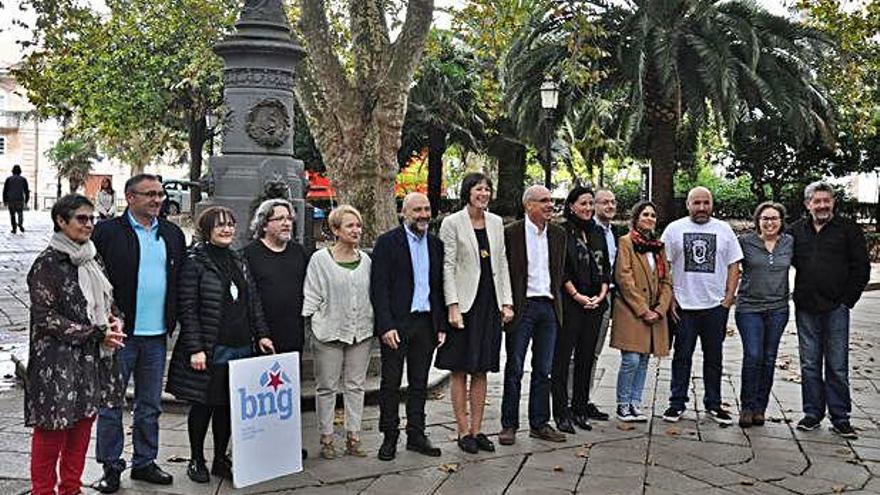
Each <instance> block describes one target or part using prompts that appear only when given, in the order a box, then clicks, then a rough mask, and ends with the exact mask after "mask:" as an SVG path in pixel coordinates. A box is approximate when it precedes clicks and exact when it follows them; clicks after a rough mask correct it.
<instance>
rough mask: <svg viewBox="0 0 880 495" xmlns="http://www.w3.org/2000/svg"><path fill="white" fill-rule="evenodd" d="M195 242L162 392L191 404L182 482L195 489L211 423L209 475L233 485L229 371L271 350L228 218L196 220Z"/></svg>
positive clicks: (206, 215)
mask: <svg viewBox="0 0 880 495" xmlns="http://www.w3.org/2000/svg"><path fill="white" fill-rule="evenodd" d="M197 235H198V238H199V239H200V241H201V242H199V243H197V244H195V245H194V246H193V247H192V248H191V249H190V251H189V254H188V256H187V259H186V262H185V263H184V265H183V271H182V273H181V276H180V286H179V288H178V289H179V292H178V309H179V312H180V316H179V319H180V324H181V328H180V335H179V336H178V339H177V344H176V345H175V347H174V353H173V354H172V356H171V368H170V370H169V372H168V385H167V390H168V392H169V393H170V394H172V395H174V396H175V397H177V398H178V399H180V400H185V401H188V402H191V403H192V407H191V408H190V411H189V417H188V421H187V426H188V431H189V442H190V451H191V452H190V454H191V460H190V462H189V465H188V466H187V475H188V476H189V478H190V479H192V480H193V481H195V482H197V483H207V482H208V481H209V480H210V476H209V474H208V469H207V466H206V465H205V454H204V445H205V436H206V435H207V433H208V423H211V425H212V433H213V435H214V461H213V463H212V466H211V473H213V474H215V475H218V476H222V477H225V478H229V479H231V478H232V463H231V461H230V460H229V457H227V455H226V449H227V447H228V446H229V437H230V434H231V425H230V417H229V364H228V363H229V361H231V360H233V359H241V358H245V357H249V356H251V355H252V349H253V344H254V343H255V342H256V343H257V345H258V347H259V350H260V351H261V352H263V353H273V352H274V348H273V346H272V341H271V340H270V339H269V338H268V335H269V330H268V327H267V326H266V321H265V319H264V318H263V309H262V306H261V305H260V298H259V295H258V294H257V292H256V285H255V284H254V283H253V280H252V278H251V275H250V272H249V270H248V267H247V264H246V263H245V262H244V260H243V259H242V258H241V257H240V256H239V255H238V253H236V252H235V251H233V250H232V249H231V248H230V247H229V246H230V245H231V244H232V241H233V240H234V239H235V217H234V216H233V213H232V210H230V209H228V208H225V207H220V206H216V207H212V208H208V209H206V210H205V211H204V212H202V214H201V215H200V216H199V218H198V220H197Z"/></svg>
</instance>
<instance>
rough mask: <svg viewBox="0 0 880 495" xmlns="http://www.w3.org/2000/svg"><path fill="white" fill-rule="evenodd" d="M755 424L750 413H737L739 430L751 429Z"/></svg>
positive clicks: (753, 417)
mask: <svg viewBox="0 0 880 495" xmlns="http://www.w3.org/2000/svg"><path fill="white" fill-rule="evenodd" d="M753 424H755V415H754V413H752V412H751V411H742V412H741V413H739V426H740V428H751V427H752V425H753Z"/></svg>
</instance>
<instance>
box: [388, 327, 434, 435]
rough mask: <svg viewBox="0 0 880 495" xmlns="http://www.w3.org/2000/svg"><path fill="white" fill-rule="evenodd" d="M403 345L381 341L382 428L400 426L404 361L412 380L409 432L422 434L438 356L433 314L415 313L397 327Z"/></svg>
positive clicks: (392, 429)
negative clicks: (433, 363)
mask: <svg viewBox="0 0 880 495" xmlns="http://www.w3.org/2000/svg"><path fill="white" fill-rule="evenodd" d="M397 333H398V334H399V335H400V344H399V345H398V347H397V349H392V348H390V347H388V346H387V345H385V344H384V343H382V344H381V354H382V380H381V384H380V386H379V431H381V432H382V433H385V434H395V435H396V434H397V429H398V427H399V426H400V417H399V415H398V412H397V411H398V405H399V404H400V382H401V379H402V377H403V363H404V361H405V362H406V377H407V380H408V381H409V387H408V388H407V394H406V395H407V399H406V434H407V435H413V434H416V435H422V434H424V432H425V397H426V395H427V389H428V372H429V370H430V369H431V359H432V358H433V357H434V347H435V342H436V336H435V335H434V329H433V328H432V324H431V315H430V313H415V314H411V315H409V316H408V317H407V322H406V324H405V325H402V328H398V329H397Z"/></svg>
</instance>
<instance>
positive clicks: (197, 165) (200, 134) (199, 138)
mask: <svg viewBox="0 0 880 495" xmlns="http://www.w3.org/2000/svg"><path fill="white" fill-rule="evenodd" d="M188 113H189V139H188V144H189V180H190V182H192V184H191V185H190V189H189V190H190V213H191V214H192V215H193V217H195V214H196V204H197V203H198V202H199V201H201V200H202V188H201V187H200V186H199V179H201V177H202V151H203V150H204V149H205V141H206V140H207V137H208V123H207V121H206V120H205V115H204V114H202V115H194V114H193V113H192V112H188Z"/></svg>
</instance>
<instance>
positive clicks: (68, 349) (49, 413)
mask: <svg viewBox="0 0 880 495" xmlns="http://www.w3.org/2000/svg"><path fill="white" fill-rule="evenodd" d="M93 213H94V210H93V208H92V203H91V202H90V201H89V200H88V199H86V198H85V197H84V196H80V195H78V194H69V195H67V196H64V197H62V198H61V199H59V200H58V202H56V203H55V205H54V206H53V207H52V222H53V224H54V228H55V234H53V235H52V238H51V239H50V240H49V247H47V248H46V249H45V250H44V251H43V252H42V253H40V255H39V256H38V257H37V259H36V260H35V261H34V264H33V266H31V270H30V272H29V273H28V276H27V283H28V289H29V292H30V302H31V309H30V327H31V334H30V350H29V353H28V367H27V380H26V381H25V396H24V397H25V399H24V402H25V407H24V413H25V425H26V426H30V427H33V428H34V434H33V438H32V442H31V493H32V494H34V495H54V494H60V495H74V494H78V493H81V491H80V488H81V486H82V483H81V481H80V478H81V477H82V472H83V467H84V465H85V461H86V451H87V450H88V447H89V439H90V436H91V432H92V423H94V421H95V416H96V415H97V413H98V408H100V407H111V406H115V407H119V406H122V404H123V403H124V397H123V393H124V390H125V387H123V385H122V379H121V376H120V374H119V367H118V365H117V363H116V360H115V359H114V358H113V351H114V350H115V349H117V348H119V347H122V346H123V338H124V337H125V334H124V333H123V331H122V326H123V322H122V319H121V318H119V314H118V313H117V312H116V311H115V310H114V306H113V288H112V287H111V285H110V281H109V280H108V279H107V277H106V276H105V275H104V271H103V269H102V267H101V263H100V261H99V259H98V257H97V250H96V249H95V245H94V244H93V243H92V241H91V239H90V238H91V235H92V230H93V228H94V217H93ZM59 473H60V477H61V480H60V484H59V483H58V476H59Z"/></svg>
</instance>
